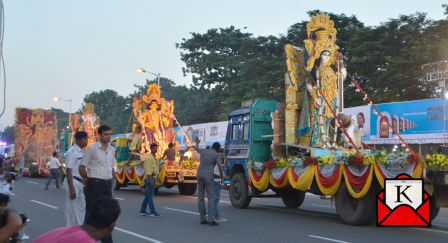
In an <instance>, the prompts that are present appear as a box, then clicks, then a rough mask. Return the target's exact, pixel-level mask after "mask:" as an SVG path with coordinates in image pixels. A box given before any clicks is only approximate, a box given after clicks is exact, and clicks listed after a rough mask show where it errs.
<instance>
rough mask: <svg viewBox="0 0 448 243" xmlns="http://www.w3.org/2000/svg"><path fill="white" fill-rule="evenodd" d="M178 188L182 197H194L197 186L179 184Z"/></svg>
mask: <svg viewBox="0 0 448 243" xmlns="http://www.w3.org/2000/svg"><path fill="white" fill-rule="evenodd" d="M177 187H178V188H179V193H180V194H181V195H187V196H191V195H194V193H195V192H196V188H197V184H193V183H179V184H178V185H177Z"/></svg>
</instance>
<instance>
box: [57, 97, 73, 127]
mask: <svg viewBox="0 0 448 243" xmlns="http://www.w3.org/2000/svg"><path fill="white" fill-rule="evenodd" d="M53 100H54V101H65V102H68V103H69V111H68V128H69V129H71V128H72V126H71V124H72V99H64V98H61V97H57V96H56V97H54V98H53Z"/></svg>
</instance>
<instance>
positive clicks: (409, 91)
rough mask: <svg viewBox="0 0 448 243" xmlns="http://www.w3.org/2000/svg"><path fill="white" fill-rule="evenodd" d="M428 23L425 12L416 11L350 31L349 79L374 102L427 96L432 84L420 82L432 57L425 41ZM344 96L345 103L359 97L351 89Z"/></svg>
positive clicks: (352, 101)
mask: <svg viewBox="0 0 448 243" xmlns="http://www.w3.org/2000/svg"><path fill="white" fill-rule="evenodd" d="M431 25H432V22H431V21H429V20H428V19H427V18H426V15H425V14H422V13H416V14H412V15H402V16H400V17H399V18H397V19H390V20H389V21H387V22H384V23H382V24H381V25H380V26H378V27H366V28H363V29H361V30H359V31H358V32H356V33H354V35H353V37H352V39H351V42H350V43H349V44H348V45H347V50H349V52H350V53H351V54H352V58H351V59H350V60H349V61H348V65H349V67H350V69H349V72H350V73H351V78H353V79H355V80H358V81H360V83H361V84H362V85H363V87H364V89H365V90H366V91H367V92H368V93H369V94H370V96H371V97H372V98H373V99H374V100H375V101H376V102H377V103H379V102H392V101H403V100H415V99H422V98H429V97H431V96H432V95H433V94H434V87H433V86H432V85H431V84H427V83H426V82H424V80H423V72H422V69H421V66H422V65H423V64H424V63H427V62H431V61H432V60H433V58H434V57H432V56H431V55H428V45H432V43H428V42H427V41H425V39H427V37H426V33H425V32H426V30H427V28H428V27H429V26H431ZM425 42H426V43H425ZM347 99H348V102H347V103H348V104H350V103H351V104H356V103H358V104H359V103H360V102H359V101H360V100H361V99H360V96H359V95H354V92H353V90H352V92H351V93H350V92H348V97H347Z"/></svg>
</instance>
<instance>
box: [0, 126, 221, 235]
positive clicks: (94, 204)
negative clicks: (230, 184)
mask: <svg viewBox="0 0 448 243" xmlns="http://www.w3.org/2000/svg"><path fill="white" fill-rule="evenodd" d="M111 137H112V131H111V128H110V127H108V126H106V125H102V126H100V127H99V128H98V141H97V142H96V143H93V144H91V145H90V146H88V147H87V144H88V134H87V133H86V132H84V131H78V132H76V134H75V143H74V145H73V146H72V147H71V148H70V149H69V150H68V151H67V153H66V154H65V179H64V181H63V183H62V187H63V188H64V191H65V201H66V202H65V211H64V218H65V227H61V228H57V229H54V230H52V231H50V232H47V233H45V234H42V235H40V236H38V237H37V238H35V239H34V240H33V241H32V242H36V243H40V242H96V241H98V240H101V242H113V239H112V231H113V229H114V226H115V223H116V221H117V219H118V216H119V215H120V212H121V210H120V206H119V203H118V202H117V201H116V200H115V199H113V197H112V184H113V180H114V169H116V158H115V156H116V155H115V148H114V147H113V146H111ZM157 150H158V145H157V144H155V143H153V144H151V145H150V154H149V155H148V156H147V157H146V158H145V160H144V162H143V163H142V165H143V168H144V182H145V196H144V198H143V201H142V204H141V208H140V211H139V215H140V216H150V217H161V216H160V214H159V213H158V212H157V211H156V209H155V205H154V190H155V187H156V185H155V183H156V180H157V178H158V175H159V167H160V163H159V161H158V160H157V159H156V154H157ZM175 156H176V150H175V149H174V147H173V144H170V145H169V146H168V149H167V150H166V151H164V154H163V157H162V158H163V159H165V158H166V159H167V160H169V161H174V160H175ZM184 156H187V157H188V159H195V160H198V161H199V167H198V171H197V180H198V210H199V214H200V221H199V222H200V224H209V225H212V226H213V225H218V223H220V222H222V219H221V218H220V214H219V210H218V205H219V197H220V190H221V184H222V182H223V181H222V180H223V179H222V178H223V162H224V156H223V152H222V150H221V148H220V144H219V143H214V144H213V145H212V146H211V147H206V149H203V150H200V149H199V140H197V141H196V146H190V147H189V149H188V150H187V153H186V154H184ZM3 164H4V163H3V160H0V181H2V180H4V177H5V175H4V174H5V173H4V169H3ZM61 168H62V165H61V161H60V159H59V154H58V153H57V152H54V153H53V156H52V157H51V159H50V177H49V178H48V180H47V183H46V185H45V189H46V190H48V187H49V186H50V185H51V182H52V180H55V182H56V188H61V187H60V185H59V181H60V180H59V174H60V173H59V171H60V169H61ZM206 194H207V199H208V206H207V208H208V209H206V207H205V195H206ZM8 202H9V196H8V195H6V194H4V193H1V192H0V243H1V242H9V241H8V240H9V239H11V237H13V236H14V235H16V234H17V232H18V230H19V229H20V227H21V226H22V223H23V222H22V220H21V218H20V216H19V214H18V213H16V212H15V211H14V210H12V209H8V208H7V204H8ZM148 209H149V211H148ZM207 211H208V214H207ZM206 215H208V218H206Z"/></svg>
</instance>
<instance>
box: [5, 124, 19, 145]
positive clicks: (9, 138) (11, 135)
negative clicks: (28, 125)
mask: <svg viewBox="0 0 448 243" xmlns="http://www.w3.org/2000/svg"><path fill="white" fill-rule="evenodd" d="M15 138H16V130H15V128H14V126H7V127H5V130H3V132H2V141H4V142H6V143H7V144H12V143H14V140H15Z"/></svg>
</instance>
